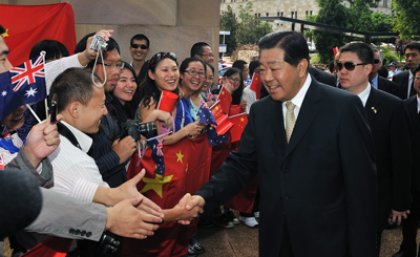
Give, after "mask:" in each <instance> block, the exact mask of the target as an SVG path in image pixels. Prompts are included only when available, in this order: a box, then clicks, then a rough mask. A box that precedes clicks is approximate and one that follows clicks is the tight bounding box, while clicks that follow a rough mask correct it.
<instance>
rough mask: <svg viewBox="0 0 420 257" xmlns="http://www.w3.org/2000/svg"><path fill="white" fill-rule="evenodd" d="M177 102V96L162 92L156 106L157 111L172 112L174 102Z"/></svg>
mask: <svg viewBox="0 0 420 257" xmlns="http://www.w3.org/2000/svg"><path fill="white" fill-rule="evenodd" d="M177 101H178V95H177V94H175V93H174V92H171V91H167V90H162V94H161V95H160V100H159V103H158V105H157V109H159V110H162V111H165V112H172V110H173V109H174V108H175V105H176V102H177Z"/></svg>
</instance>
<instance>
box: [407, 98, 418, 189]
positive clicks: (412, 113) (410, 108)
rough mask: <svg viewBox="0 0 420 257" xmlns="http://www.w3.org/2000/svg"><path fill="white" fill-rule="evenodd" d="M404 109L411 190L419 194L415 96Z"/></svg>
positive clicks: (408, 100)
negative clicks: (411, 159) (408, 142)
mask: <svg viewBox="0 0 420 257" xmlns="http://www.w3.org/2000/svg"><path fill="white" fill-rule="evenodd" d="M404 107H405V109H406V111H407V113H408V119H409V124H410V132H411V133H410V135H411V143H412V144H411V146H412V156H413V165H412V176H413V177H412V190H413V192H415V193H416V194H419V193H420V163H419V156H420V121H419V118H418V113H417V96H412V97H410V98H409V99H407V100H405V101H404Z"/></svg>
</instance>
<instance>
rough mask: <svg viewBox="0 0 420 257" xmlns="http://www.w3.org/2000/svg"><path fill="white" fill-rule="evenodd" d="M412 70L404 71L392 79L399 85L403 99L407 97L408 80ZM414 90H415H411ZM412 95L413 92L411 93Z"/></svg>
mask: <svg viewBox="0 0 420 257" xmlns="http://www.w3.org/2000/svg"><path fill="white" fill-rule="evenodd" d="M409 76H410V72H409V71H403V72H400V73H398V74H397V75H395V76H394V77H392V81H393V82H394V83H395V84H397V85H398V91H399V93H398V94H399V97H400V98H401V99H407V98H408V97H407V90H408V81H409ZM411 92H413V90H411ZM411 95H412V94H411Z"/></svg>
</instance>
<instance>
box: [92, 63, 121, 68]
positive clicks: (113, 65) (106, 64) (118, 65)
mask: <svg viewBox="0 0 420 257" xmlns="http://www.w3.org/2000/svg"><path fill="white" fill-rule="evenodd" d="M96 64H103V65H104V66H105V69H110V68H117V69H124V63H123V62H117V63H101V62H97V63H96Z"/></svg>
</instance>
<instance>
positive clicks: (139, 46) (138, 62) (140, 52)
mask: <svg viewBox="0 0 420 257" xmlns="http://www.w3.org/2000/svg"><path fill="white" fill-rule="evenodd" d="M149 48H150V40H149V38H148V37H146V36H145V35H143V34H136V35H134V36H133V37H132V38H131V39H130V54H131V58H132V61H131V66H133V68H134V70H135V71H136V75H137V77H138V76H139V75H140V71H141V70H142V67H143V65H144V63H145V61H146V57H147V55H148V54H149Z"/></svg>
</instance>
